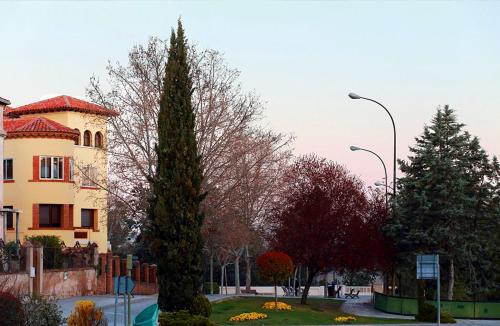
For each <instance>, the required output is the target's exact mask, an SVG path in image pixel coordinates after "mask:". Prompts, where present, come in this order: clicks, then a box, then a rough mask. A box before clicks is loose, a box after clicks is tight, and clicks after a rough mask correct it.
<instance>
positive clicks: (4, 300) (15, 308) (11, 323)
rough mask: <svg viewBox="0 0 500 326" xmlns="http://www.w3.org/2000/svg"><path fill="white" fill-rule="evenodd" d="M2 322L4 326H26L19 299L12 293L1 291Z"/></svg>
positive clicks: (0, 309) (0, 320)
mask: <svg viewBox="0 0 500 326" xmlns="http://www.w3.org/2000/svg"><path fill="white" fill-rule="evenodd" d="M0 312H2V317H1V318H0V324H1V325H2V326H24V312H23V308H22V305H21V302H20V301H19V299H17V298H16V297H15V296H13V295H12V294H10V293H6V292H0Z"/></svg>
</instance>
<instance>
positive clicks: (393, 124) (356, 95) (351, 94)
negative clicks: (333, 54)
mask: <svg viewBox="0 0 500 326" xmlns="http://www.w3.org/2000/svg"><path fill="white" fill-rule="evenodd" d="M349 97H350V98H351V99H353V100H359V99H362V100H367V101H370V102H373V103H376V104H378V105H380V106H381V107H382V108H383V109H384V110H385V112H387V114H388V115H389V117H390V118H391V122H392V130H393V132H394V158H393V172H392V179H393V181H392V186H393V187H394V191H393V196H396V124H395V123H394V119H393V118H392V115H391V113H390V112H389V110H387V108H386V107H385V106H383V105H382V104H381V103H379V102H377V101H375V100H372V99H371V98H368V97H363V96H359V95H358V94H355V93H349ZM386 180H387V179H386ZM386 182H387V181H386ZM393 214H394V207H393Z"/></svg>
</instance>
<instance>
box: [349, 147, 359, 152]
mask: <svg viewBox="0 0 500 326" xmlns="http://www.w3.org/2000/svg"><path fill="white" fill-rule="evenodd" d="M349 148H350V149H351V151H353V152H354V151H359V150H360V149H361V148H359V147H357V146H351V147H349Z"/></svg>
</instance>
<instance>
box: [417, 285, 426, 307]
mask: <svg viewBox="0 0 500 326" xmlns="http://www.w3.org/2000/svg"><path fill="white" fill-rule="evenodd" d="M417 303H418V313H419V314H420V309H422V307H423V306H424V303H425V281H424V280H417Z"/></svg>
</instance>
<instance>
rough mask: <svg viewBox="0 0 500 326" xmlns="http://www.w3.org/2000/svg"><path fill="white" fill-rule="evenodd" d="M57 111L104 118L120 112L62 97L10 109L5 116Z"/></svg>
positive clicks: (69, 97)
mask: <svg viewBox="0 0 500 326" xmlns="http://www.w3.org/2000/svg"><path fill="white" fill-rule="evenodd" d="M55 111H76V112H83V113H91V114H98V115H104V116H117V115H118V112H116V111H115V110H111V109H108V108H105V107H103V106H100V105H97V104H94V103H90V102H86V101H83V100H79V99H77V98H74V97H71V96H67V95H61V96H57V97H53V98H49V99H46V100H42V101H38V102H34V103H31V104H26V105H23V106H20V107H17V108H15V109H14V108H9V109H6V110H5V114H16V115H23V114H32V113H43V112H55Z"/></svg>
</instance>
